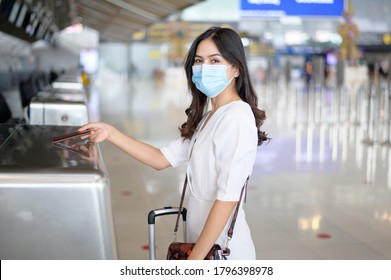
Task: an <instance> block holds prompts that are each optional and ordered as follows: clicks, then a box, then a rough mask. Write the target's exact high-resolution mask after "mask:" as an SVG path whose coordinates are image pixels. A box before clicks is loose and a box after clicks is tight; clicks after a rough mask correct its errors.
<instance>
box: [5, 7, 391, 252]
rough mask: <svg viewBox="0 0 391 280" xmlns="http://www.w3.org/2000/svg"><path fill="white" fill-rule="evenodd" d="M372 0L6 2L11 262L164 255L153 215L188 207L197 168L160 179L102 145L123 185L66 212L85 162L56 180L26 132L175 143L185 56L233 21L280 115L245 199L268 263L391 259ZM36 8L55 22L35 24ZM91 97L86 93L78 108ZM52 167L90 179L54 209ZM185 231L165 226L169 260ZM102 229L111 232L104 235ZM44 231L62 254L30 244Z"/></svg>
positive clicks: (382, 64) (272, 112)
mask: <svg viewBox="0 0 391 280" xmlns="http://www.w3.org/2000/svg"><path fill="white" fill-rule="evenodd" d="M284 2H285V3H288V2H292V4H289V5H291V6H289V5H288V6H283V5H282V3H284ZM369 2H370V3H369ZM369 2H368V1H365V0H352V1H343V0H334V1H333V0H330V1H322V0H319V1H316V0H314V1H284V0H282V1H279V0H270V1H268V0H265V1H250V0H248V1H245V0H204V1H202V0H162V1H153V0H150V1H147V0H143V1H138V0H122V1H121V0H99V1H92V0H70V1H65V0H64V1H61V0H55V1H45V0H15V1H11V0H0V12H1V15H0V93H1V95H0V101H1V105H2V106H4V107H1V111H0V113H1V119H0V224H2V226H0V258H1V259H42V258H43V259H46V258H47V259H64V258H65V259H84V258H88V259H94V258H97V259H99V258H104V259H111V258H114V259H117V258H118V259H123V260H144V259H145V260H147V259H149V240H148V222H147V216H148V213H149V211H151V210H153V209H158V208H162V207H166V206H173V207H176V206H178V204H179V199H180V195H181V191H182V184H183V179H184V175H185V172H186V166H180V167H177V168H168V169H165V170H162V171H156V170H154V169H152V168H149V167H146V166H145V165H143V164H141V163H139V162H137V161H135V160H134V159H132V158H130V157H129V156H127V155H126V154H125V153H123V152H122V151H121V150H119V149H118V148H117V147H115V146H113V145H111V144H110V143H107V142H103V143H99V144H98V145H97V146H96V147H98V148H97V151H96V153H98V154H99V156H100V157H101V160H100V165H99V168H101V169H102V170H103V171H102V172H104V173H105V172H106V173H107V175H108V179H107V180H108V182H109V183H107V182H106V181H104V182H106V185H105V184H103V185H104V186H103V187H102V186H101V185H99V186H96V189H97V190H96V193H95V192H94V193H93V194H92V197H93V198H91V199H92V200H93V201H94V203H95V204H94V203H89V202H85V204H83V203H84V202H83V200H82V199H81V196H80V197H79V195H78V194H77V195H76V196H77V197H78V198H79V199H75V200H73V201H70V203H67V204H65V203H60V202H59V201H61V200H62V196H63V197H64V199H72V197H73V196H72V195H69V194H68V192H72V191H76V189H79V187H80V186H79V185H77V180H78V178H79V177H80V176H79V173H78V172H83V170H85V169H87V167H82V168H85V169H83V170H77V167H78V166H79V165H83V164H84V161H85V158H82V156H80V155H78V154H76V153H72V152H70V153H69V154H68V153H65V152H64V153H63V154H61V157H62V159H63V160H64V162H66V164H63V165H62V166H61V169H58V168H57V169H53V170H55V171H50V170H52V169H50V168H52V167H51V166H46V165H44V164H42V161H45V160H46V159H45V158H44V155H48V156H50V155H51V152H50V151H49V152H44V153H43V156H42V157H40V155H39V154H34V153H32V152H31V153H30V152H29V151H28V149H29V148H30V149H32V147H36V146H33V145H29V144H28V143H32V142H34V141H35V140H34V139H32V140H31V141H30V140H29V139H24V141H23V142H20V143H21V144H20V146H18V145H17V144H15V143H16V140H14V141H11V140H12V139H14V138H15V137H14V135H17V134H18V133H19V132H18V131H20V130H22V127H24V128H23V133H25V135H30V134H31V131H34V129H39V130H37V131H49V134H50V129H51V127H55V128H53V135H49V136H46V138H45V139H46V140H47V139H51V137H52V136H53V137H54V136H57V135H55V131H61V130H55V129H59V128H58V126H61V127H65V128H64V129H65V130H64V132H71V131H73V130H76V129H78V127H80V126H81V125H83V124H85V123H87V122H92V121H103V122H107V123H109V124H112V125H114V126H115V127H116V128H118V129H119V130H121V131H122V132H124V133H125V134H127V135H129V136H131V137H134V138H136V139H138V140H141V141H143V142H145V143H148V144H150V145H153V146H155V147H158V148H162V147H165V146H167V145H168V144H169V143H170V141H171V140H173V139H176V138H178V137H179V130H178V127H179V126H180V125H181V124H182V123H183V122H184V121H185V120H186V115H185V109H186V108H187V107H188V106H189V102H190V100H191V96H190V93H189V90H188V88H187V82H186V77H185V74H184V70H183V59H184V57H185V55H186V51H187V49H188V48H189V46H190V44H191V42H192V40H193V39H194V38H195V37H196V36H197V35H199V34H200V33H202V32H203V31H204V30H206V29H207V28H209V27H211V26H226V27H230V28H233V29H234V30H236V31H237V32H238V33H239V34H240V36H241V37H242V42H243V45H244V46H245V49H246V56H247V61H248V65H249V70H250V73H251V76H252V81H253V85H254V87H255V89H256V92H257V94H258V100H259V104H258V106H259V108H261V109H262V110H265V112H266V115H267V119H266V120H265V122H264V124H263V126H262V130H264V131H265V132H266V133H267V134H268V137H269V138H270V140H269V141H268V142H265V143H263V144H262V145H261V146H259V147H258V151H257V156H256V161H255V165H254V169H253V173H252V176H251V178H250V181H249V185H248V194H247V202H246V204H245V205H244V209H245V211H246V218H247V221H248V224H249V226H250V229H251V233H252V238H253V241H254V244H255V248H256V257H257V259H259V260H389V259H391V119H390V118H391V109H390V98H391V95H390V94H391V88H390V87H391V73H390V71H391V1H389V0H373V1H369ZM16 5H17V7H16ZM300 5H307V6H308V5H312V6H315V8H314V9H309V10H307V9H304V8H301V6H300ZM317 5H320V6H321V5H328V6H327V8H322V7H323V6H321V8H320V11H319V10H317V9H316V6H317ZM14 7H15V8H14ZM24 7H26V11H27V12H25V13H27V14H28V13H31V14H32V15H33V14H35V18H36V19H40V20H41V21H42V22H40V23H39V24H38V25H37V26H35V27H34V24H33V23H32V24H27V25H28V26H29V28H30V29H29V28H27V27H25V26H24V24H25V22H24V21H23V19H20V20H18V19H19V18H20V17H21V16H20V15H21V13H22V10H23V8H24ZM312 8H313V7H312ZM285 9H286V10H285ZM41 10H42V11H43V12H40V11H41ZM13 11H14V12H13ZM328 13H329V14H328ZM12 15H13V16H12ZM45 15H46V17H45ZM30 18H34V17H33V16H30ZM45 19H46V20H47V21H50V24H52V25H50V26H49V23H48V25H47V26H45ZM30 20H31V21H33V19H30ZM18 23H20V25H19V26H18ZM38 26H39V27H38ZM34 28H35V29H36V30H35V31H34ZM29 32H30V33H29ZM32 83H34V86H32ZM29 86H30V87H34V91H33V90H32V89H31V88H29V89H26V87H29ZM26 91H27V93H26ZM23 92H24V93H23ZM60 92H61V93H60ZM76 93H77V94H79V95H80V96H82V97H81V99H72V98H75V96H76ZM56 94H57V96H56ZM70 96H72V97H70ZM54 97H55V99H56V102H54V101H53V98H54ZM59 100H60V101H59ZM76 103H77V104H76ZM3 104H5V105H3ZM53 104H54V105H53ZM61 104H62V105H61ZM76 105H77V106H78V107H76ZM45 106H46V109H45ZM50 106H51V107H50ZM49 107H50V108H49ZM80 108H82V109H80ZM45 110H46V112H48V111H49V110H52V115H48V116H44V113H43V111H45ZM56 110H57V111H56ZM82 110H85V111H82ZM7 112H8V114H7ZM17 126H19V127H18V128H16V127H17ZM26 126H27V127H30V129H26ZM11 128H12V129H13V130H12V131H13V132H9V131H11ZM47 129H48V130H47ZM61 129H62V128H61ZM4 131H6V132H7V133H8V134H5V133H3V134H1V133H2V132H4ZM15 131H16V132H15ZM29 133H30V134H29ZM41 133H42V132H41ZM19 134H22V133H19ZM7 137H8V138H7ZM12 137H14V138H12ZM26 137H27V136H26ZM35 137H37V136H35ZM42 137H43V136H42ZM48 137H49V138H48ZM11 138H12V139H11ZM9 139H11V140H9ZM49 144H50V145H49ZM49 144H48V145H49V149H53V148H52V147H51V143H49ZM39 147H41V146H38V148H39ZM42 147H43V146H42ZM46 149H48V148H46ZM56 152H57V150H56ZM13 153H14V154H15V155H16V154H17V155H20V154H22V155H23V160H22V159H19V157H16V156H15V155H14V156H13V155H12V154H13ZM53 153H54V152H53ZM57 154H58V153H56V155H57ZM32 155H34V156H33V157H34V159H31V160H27V157H29V156H32ZM69 159H72V160H69ZM18 160H20V161H18ZM79 161H80V162H79ZM34 162H37V164H34ZM102 163H103V167H102ZM28 164H30V165H31V166H29V165H28ZM83 166H84V165H83ZM85 166H87V165H86V164H85ZM11 169H12V170H11ZM44 169H45V170H44ZM65 169H68V170H65ZM46 170H49V172H48V174H50V172H57V171H58V170H60V172H69V170H71V171H72V170H74V172H75V174H76V173H77V174H78V175H77V176H76V175H75V176H74V177H73V181H72V182H73V184H74V185H70V186H68V188H69V190H68V192H66V191H64V190H62V191H59V193H58V196H59V197H56V194H55V193H52V192H50V194H48V199H52V201H51V202H48V203H46V202H45V200H44V197H45V196H46V192H49V189H50V188H52V189H59V190H60V188H56V187H55V186H51V185H50V180H51V179H50V178H52V177H51V176H49V175H47V174H46V173H45V174H46V175H45V176H46V177H45V178H46V179H42V185H45V186H46V187H42V186H40V185H39V182H41V181H40V180H41V178H39V174H44V172H46ZM64 170H65V171H64ZM19 172H20V176H21V177H23V176H24V177H23V178H24V179H23V180H18V174H19ZM28 172H31V173H32V174H30V177H28V176H27V175H26V173H28ZM34 174H36V175H37V176H38V177H37V176H34ZM100 175H101V173H97V174H96V176H100ZM26 176H27V177H26ZM29 178H31V179H29ZM83 178H84V177H83ZM53 180H54V179H53ZM80 180H86V179H80ZM102 180H106V179H102ZM54 181H56V180H54ZM18 182H19V183H18ZM53 184H54V183H53ZM83 184H87V183H85V181H83V182H81V183H80V185H83ZM89 184H90V185H93V184H94V183H89ZM90 185H88V186H89V188H91V189H93V188H94V186H90ZM64 188H66V187H64ZM80 188H83V187H80ZM100 188H102V189H104V190H102V189H100ZM16 189H17V190H16ZM34 189H37V190H39V195H34V194H33V192H34ZM19 190H25V191H26V192H19ZM91 192H93V191H91ZM76 196H75V197H76ZM82 197H84V193H83V196H82ZM85 197H87V195H85ZM34 199H37V202H36V203H35V202H34ZM88 199H90V198H88ZM27 201H28V202H27ZM56 201H57V202H56ZM86 201H87V198H86ZM88 201H90V200H88ZM41 203H42V204H41ZM77 203H81V204H83V205H76V204H77ZM62 204H64V205H66V208H64V209H57V208H59V207H60V205H62ZM98 204H99V206H96V205H98ZM102 205H103V206H102ZM88 207H92V208H91V209H86V208H88ZM93 207H96V209H95V208H93ZM78 211H79V212H78ZM54 212H55V213H56V215H58V216H54V215H52V214H50V213H54ZM83 213H88V215H89V216H88V219H90V218H91V220H88V221H83ZM63 216H64V217H65V216H66V218H63ZM101 216H105V217H106V218H104V219H103V218H102V217H101ZM107 217H108V218H107ZM45 219H46V220H45ZM75 220H77V221H78V222H74V221H75ZM80 221H81V222H80ZM91 221H94V222H91ZM174 224H175V218H174V216H164V217H159V218H158V219H157V221H156V225H155V235H156V254H157V259H164V258H165V256H166V253H167V246H168V244H169V243H170V242H171V239H172V234H173V229H174ZM3 225H5V226H3ZM89 226H91V228H88V227H89ZM67 227H69V228H67ZM78 227H80V228H78ZM93 227H94V228H93ZM92 228H93V229H98V230H97V231H99V233H98V234H94V235H93V237H91V238H90V236H86V235H87V234H89V232H90V231H91V229H92ZM58 229H62V230H64V231H66V232H67V233H68V234H67V235H68V236H67V239H66V241H63V240H61V238H60V237H61V236H62V235H61V234H60V233H59V232H60V230H58ZM80 229H82V230H80ZM84 229H85V230H84ZM20 230H23V231H25V233H24V234H21V233H20V232H18V231H20ZM26 232H29V233H31V235H29V234H26ZM31 236H33V237H37V240H40V239H39V238H40V236H41V237H42V236H44V237H45V240H46V241H42V240H41V241H39V242H43V243H45V242H48V244H51V245H50V246H51V247H50V249H49V245H48V246H47V247H45V246H43V247H42V246H41V247H40V249H39V250H38V249H34V250H33V249H31V250H29V248H35V247H34V244H32V243H37V242H38V241H37V240H35V239H34V238H33V237H31ZM56 236H57V237H58V238H56ZM81 236H82V237H81ZM72 238H73V239H72ZM93 238H94V240H95V239H96V240H97V242H96V244H98V245H96V244H94V240H91V239H93ZM87 239H88V242H87V243H88V244H89V245H88V246H86V247H85V249H80V250H78V249H77V247H80V248H84V247H83V246H84V244H86V241H85V240H87ZM73 241H74V242H73ZM66 242H69V244H68V243H66ZM6 244H11V245H9V246H8V245H6ZM13 244H14V245H13ZM17 244H22V245H21V246H18V245H17ZM64 244H65V245H64ZM91 244H92V245H91ZM57 246H58V247H57ZM98 246H101V247H102V248H98V249H96V247H98ZM65 247H66V248H65ZM42 248H43V249H42ZM72 248H75V249H74V250H75V251H72ZM40 250H41V251H40ZM45 250H48V251H45ZM82 250H84V251H83V252H82ZM86 250H87V251H88V250H91V252H92V251H93V252H94V253H91V255H89V254H88V252H87V253H86ZM106 250H108V251H110V253H108V254H106V253H102V252H103V251H105V252H106ZM49 251H50V253H49ZM34 252H35V253H34ZM74 252H75V253H74ZM95 252H96V253H95ZM94 254H95V255H94Z"/></svg>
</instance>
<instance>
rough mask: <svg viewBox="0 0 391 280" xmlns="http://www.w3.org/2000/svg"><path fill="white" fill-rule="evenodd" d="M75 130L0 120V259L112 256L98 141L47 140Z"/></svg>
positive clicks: (107, 192) (106, 191)
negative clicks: (63, 143)
mask: <svg viewBox="0 0 391 280" xmlns="http://www.w3.org/2000/svg"><path fill="white" fill-rule="evenodd" d="M76 129H77V127H69V126H28V125H18V126H12V125H4V124H0V259H117V248H116V238H115V232H114V223H113V217H112V208H111V199H110V183H109V177H108V175H107V172H106V169H105V167H104V163H103V160H102V158H101V154H100V151H99V147H98V146H97V145H96V144H93V143H91V142H88V143H85V140H80V141H79V142H78V143H79V144H80V145H77V147H78V148H82V150H83V151H84V153H83V154H81V153H78V152H73V151H69V150H64V149H62V148H59V147H56V146H53V145H52V142H51V140H52V137H53V136H58V135H63V134H66V133H70V132H72V131H74V130H76ZM73 146H75V145H73Z"/></svg>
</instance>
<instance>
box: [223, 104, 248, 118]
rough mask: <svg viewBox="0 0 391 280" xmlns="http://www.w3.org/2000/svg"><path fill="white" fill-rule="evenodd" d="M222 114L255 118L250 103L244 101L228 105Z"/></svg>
mask: <svg viewBox="0 0 391 280" xmlns="http://www.w3.org/2000/svg"><path fill="white" fill-rule="evenodd" d="M222 114H223V115H225V116H231V117H233V118H235V117H245V118H247V117H249V118H254V115H253V113H252V110H251V107H250V105H249V104H248V103H246V102H244V101H241V100H240V101H233V102H231V103H228V104H226V105H225V106H224V107H223V110H222Z"/></svg>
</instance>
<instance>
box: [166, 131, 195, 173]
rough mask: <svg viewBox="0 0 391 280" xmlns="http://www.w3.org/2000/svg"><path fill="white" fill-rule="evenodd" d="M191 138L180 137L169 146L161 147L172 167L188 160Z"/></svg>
mask: <svg viewBox="0 0 391 280" xmlns="http://www.w3.org/2000/svg"><path fill="white" fill-rule="evenodd" d="M189 143H190V140H188V139H184V138H182V137H181V138H178V139H176V140H173V141H171V142H170V144H169V145H168V146H167V147H164V148H162V149H160V151H161V152H162V153H163V155H164V156H165V157H166V159H167V160H168V162H169V163H170V164H171V166H172V167H177V166H179V165H181V164H183V163H186V162H187V161H188V150H189Z"/></svg>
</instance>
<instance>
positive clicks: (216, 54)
mask: <svg viewBox="0 0 391 280" xmlns="http://www.w3.org/2000/svg"><path fill="white" fill-rule="evenodd" d="M195 56H196V57H201V58H203V57H202V56H201V55H198V54H196V55H195ZM213 56H220V57H222V56H221V54H218V53H215V54H211V55H208V56H207V57H213Z"/></svg>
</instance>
